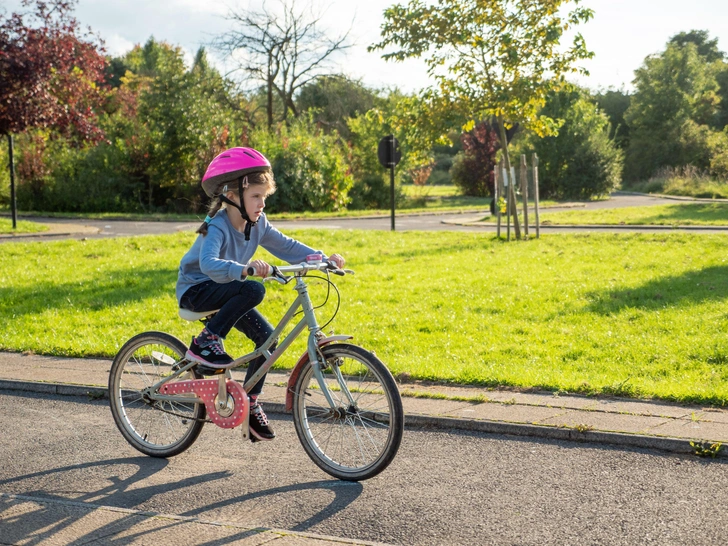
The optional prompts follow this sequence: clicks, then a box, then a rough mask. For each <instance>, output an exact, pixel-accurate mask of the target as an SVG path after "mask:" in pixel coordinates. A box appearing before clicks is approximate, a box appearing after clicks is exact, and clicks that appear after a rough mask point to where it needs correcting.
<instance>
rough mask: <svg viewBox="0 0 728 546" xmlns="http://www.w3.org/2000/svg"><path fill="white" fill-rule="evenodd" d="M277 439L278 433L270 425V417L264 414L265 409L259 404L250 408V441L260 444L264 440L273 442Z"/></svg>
mask: <svg viewBox="0 0 728 546" xmlns="http://www.w3.org/2000/svg"><path fill="white" fill-rule="evenodd" d="M275 437H276V433H275V432H273V429H272V428H271V427H270V425H269V424H268V417H266V415H265V413H264V412H263V407H262V406H261V405H260V404H259V403H257V402H256V403H255V405H253V406H250V440H251V441H252V442H260V441H263V440H272V439H273V438H275Z"/></svg>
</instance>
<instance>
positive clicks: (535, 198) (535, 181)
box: [531, 153, 541, 239]
mask: <svg viewBox="0 0 728 546" xmlns="http://www.w3.org/2000/svg"><path fill="white" fill-rule="evenodd" d="M531 168H532V169H533V206H534V209H535V212H536V239H538V238H539V237H540V235H541V233H540V231H541V229H540V228H541V224H540V223H539V220H538V156H537V155H536V154H535V153H534V154H532V155H531Z"/></svg>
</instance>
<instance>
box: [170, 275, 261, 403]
mask: <svg viewBox="0 0 728 546" xmlns="http://www.w3.org/2000/svg"><path fill="white" fill-rule="evenodd" d="M264 297H265V286H263V283H260V282H257V281H233V282H229V283H225V284H220V283H216V282H215V281H206V282H203V283H200V284H196V285H195V286H192V287H190V288H189V289H187V291H186V292H185V293H184V295H183V296H182V298H181V300H180V306H181V307H182V308H184V309H189V310H190V311H194V312H196V313H202V312H204V311H213V310H215V309H220V311H218V313H217V314H216V315H215V316H214V317H212V318H211V319H210V320H209V321H208V322H207V330H208V331H210V332H212V333H213V334H217V335H218V336H220V337H222V338H225V337H226V336H227V335H228V333H229V332H230V330H231V329H232V328H233V326H235V328H237V329H238V330H240V331H241V332H243V333H244V334H245V335H246V336H248V338H249V339H250V340H251V341H252V342H253V343H255V348H256V349H257V348H258V347H260V346H261V345H262V344H263V343H264V342H265V340H266V339H268V338H269V337H270V335H271V334H272V333H273V326H271V324H270V323H269V322H268V321H267V320H266V319H265V317H264V316H263V315H261V314H260V312H259V311H258V310H257V309H255V306H256V305H258V304H259V303H260V302H262V301H263V298H264ZM273 348H275V345H273V347H271V350H272V349H273ZM263 362H265V358H264V357H262V356H259V357H258V358H256V359H254V360H251V361H250V363H249V364H248V371H247V373H246V374H245V381H247V380H248V379H250V378H251V377H252V376H253V374H254V373H255V372H256V371H257V370H258V369H259V368H260V367H261V366H262V365H263ZM264 382H265V376H263V377H262V378H261V380H260V381H258V383H257V384H256V385H255V386H254V387H253V388H252V389H251V390H250V392H249V393H248V395H249V396H258V395H259V394H260V392H261V391H262V390H263V383H264Z"/></svg>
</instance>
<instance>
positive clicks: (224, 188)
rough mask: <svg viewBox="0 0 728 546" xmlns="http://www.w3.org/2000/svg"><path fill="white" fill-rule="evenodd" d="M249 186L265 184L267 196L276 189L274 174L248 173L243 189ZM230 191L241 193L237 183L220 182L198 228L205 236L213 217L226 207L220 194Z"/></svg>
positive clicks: (266, 172)
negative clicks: (205, 215)
mask: <svg viewBox="0 0 728 546" xmlns="http://www.w3.org/2000/svg"><path fill="white" fill-rule="evenodd" d="M248 186H265V196H266V197H268V196H269V195H271V194H272V193H274V192H275V191H276V183H275V180H274V179H273V174H272V173H270V172H269V171H265V172H255V173H250V174H248V175H247V176H246V177H245V180H244V181H243V191H245V188H247V187H248ZM228 191H232V192H234V193H236V194H237V193H239V192H238V185H237V183H233V182H227V183H224V184H220V187H219V188H218V189H217V190H216V191H215V197H213V198H212V201H210V206H209V208H208V209H207V217H206V218H205V220H204V221H203V222H202V224H201V225H200V227H199V228H197V232H196V233H201V234H202V235H203V236H205V235H207V227H208V225H209V224H210V222H211V221H212V219H213V218H214V217H215V215H216V214H217V213H218V212H220V210H221V209H223V208H225V207H226V205H225V202H224V201H223V200H222V199H221V198H220V196H221V195H223V194H224V193H226V192H228ZM239 197H240V199H241V200H242V198H243V196H242V195H240V196H239Z"/></svg>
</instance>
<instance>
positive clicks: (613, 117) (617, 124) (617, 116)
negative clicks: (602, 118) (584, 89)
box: [594, 89, 631, 150]
mask: <svg viewBox="0 0 728 546" xmlns="http://www.w3.org/2000/svg"><path fill="white" fill-rule="evenodd" d="M594 100H595V101H596V103H597V106H598V107H599V109H600V110H602V111H603V112H604V113H605V114H606V115H607V117H608V118H609V123H610V125H611V129H610V131H611V132H610V136H611V137H612V138H613V139H614V143H615V144H616V145H617V146H618V147H619V148H620V149H621V150H624V149H626V148H627V146H628V145H629V125H627V122H626V121H625V119H624V114H625V112H626V111H627V108H629V103H630V100H631V96H630V95H629V93H625V92H624V91H623V90H621V89H620V90H614V89H608V90H607V91H602V92H599V93H596V94H595V95H594Z"/></svg>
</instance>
